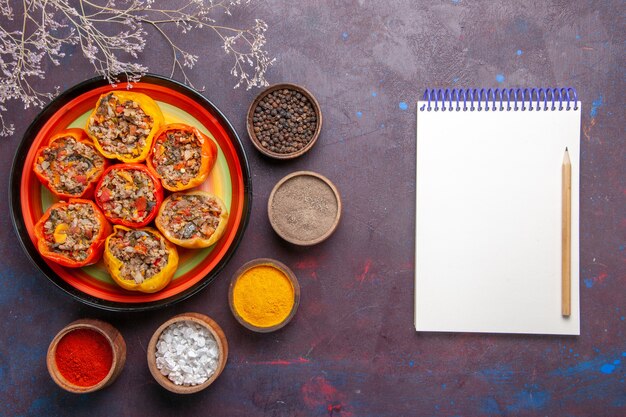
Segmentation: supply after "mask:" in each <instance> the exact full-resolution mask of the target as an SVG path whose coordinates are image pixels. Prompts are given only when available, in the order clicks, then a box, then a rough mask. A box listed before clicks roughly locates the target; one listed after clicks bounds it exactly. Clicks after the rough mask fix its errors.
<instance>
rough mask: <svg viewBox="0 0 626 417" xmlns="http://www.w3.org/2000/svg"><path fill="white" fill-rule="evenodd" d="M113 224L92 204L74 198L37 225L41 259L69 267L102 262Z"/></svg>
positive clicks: (62, 202)
mask: <svg viewBox="0 0 626 417" xmlns="http://www.w3.org/2000/svg"><path fill="white" fill-rule="evenodd" d="M110 233H111V225H109V223H108V222H107V221H106V219H105V217H104V215H103V214H102V212H100V209H98V207H97V206H96V205H95V203H94V202H93V201H90V200H84V199H81V198H71V199H70V200H69V201H68V202H64V201H61V202H58V203H56V204H53V205H52V206H50V208H49V209H48V210H47V211H46V213H45V214H44V215H43V217H42V218H41V219H40V220H39V221H38V222H37V224H35V236H36V237H37V249H38V250H39V253H40V254H41V256H43V257H44V258H46V259H49V260H51V261H53V262H56V263H57V264H59V265H62V266H66V267H68V268H80V267H83V266H86V265H91V264H94V263H96V262H98V261H99V260H100V258H101V257H102V251H103V249H104V242H105V239H106V237H107V236H108V235H109V234H110Z"/></svg>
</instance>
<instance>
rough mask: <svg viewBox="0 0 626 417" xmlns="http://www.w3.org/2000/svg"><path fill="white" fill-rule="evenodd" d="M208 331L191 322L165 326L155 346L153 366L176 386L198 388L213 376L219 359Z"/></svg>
mask: <svg viewBox="0 0 626 417" xmlns="http://www.w3.org/2000/svg"><path fill="white" fill-rule="evenodd" d="M219 355H220V352H219V349H218V346H217V342H216V341H215V339H214V338H213V335H212V334H211V332H209V330H208V329H206V328H205V327H203V326H200V325H199V324H196V323H194V322H192V321H179V322H177V323H173V324H171V325H170V326H168V327H167V328H166V329H165V330H163V333H161V336H159V340H158V341H157V344H156V366H157V368H158V369H159V370H160V371H161V373H162V374H163V375H165V376H167V377H168V378H169V380H170V381H172V382H173V383H174V384H176V385H184V386H190V385H199V384H202V383H203V382H205V381H206V380H207V379H209V378H210V377H211V375H213V374H214V373H215V370H216V369H217V363H218V360H219Z"/></svg>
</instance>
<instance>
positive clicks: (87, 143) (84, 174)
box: [33, 129, 109, 199]
mask: <svg viewBox="0 0 626 417" xmlns="http://www.w3.org/2000/svg"><path fill="white" fill-rule="evenodd" d="M108 165H109V163H108V161H107V160H106V159H105V158H104V157H103V156H102V155H100V153H98V151H97V150H96V148H95V147H94V145H93V143H92V142H91V140H90V139H89V138H88V137H87V134H86V133H85V131H84V130H83V129H67V130H64V131H62V132H60V133H58V134H56V135H54V136H53V137H52V138H50V141H49V142H48V145H46V146H42V147H41V148H40V149H39V150H38V151H37V155H36V156H35V162H33V171H34V172H35V175H36V176H37V178H38V179H39V181H41V183H42V184H43V185H45V186H46V187H47V188H48V189H49V190H50V191H51V192H52V193H53V194H55V195H56V196H58V197H59V198H63V199H67V198H90V197H91V196H93V190H94V188H95V186H96V184H97V182H98V181H99V180H100V178H101V177H102V174H103V172H104V170H105V169H106V168H107V166H108Z"/></svg>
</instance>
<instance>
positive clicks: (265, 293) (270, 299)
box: [233, 265, 294, 327]
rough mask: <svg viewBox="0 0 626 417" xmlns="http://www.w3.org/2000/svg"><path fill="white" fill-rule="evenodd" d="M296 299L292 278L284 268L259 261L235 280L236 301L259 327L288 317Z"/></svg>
mask: <svg viewBox="0 0 626 417" xmlns="http://www.w3.org/2000/svg"><path fill="white" fill-rule="evenodd" d="M293 303H294V290H293V286H292V285H291V281H289V278H287V276H286V275H285V273H284V272H282V271H281V270H280V269H278V268H275V267H273V266H269V265H259V266H255V267H252V268H250V269H248V270H247V271H246V272H244V273H243V274H242V275H241V276H240V277H239V279H238V280H237V281H236V282H235V287H234V288H233V305H234V307H235V310H236V311H237V313H238V314H239V315H240V316H241V317H242V318H243V319H244V320H245V321H247V322H248V323H250V324H252V325H254V326H257V327H271V326H274V325H277V324H279V323H280V322H282V321H283V320H285V319H286V318H287V316H288V315H289V313H290V312H291V309H292V307H293Z"/></svg>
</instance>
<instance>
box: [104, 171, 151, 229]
mask: <svg viewBox="0 0 626 417" xmlns="http://www.w3.org/2000/svg"><path fill="white" fill-rule="evenodd" d="M95 200H96V203H97V204H98V206H100V208H101V209H102V212H103V213H104V216H105V217H106V218H107V219H108V220H109V221H110V222H111V223H114V224H120V225H122V226H127V227H134V228H136V227H143V226H145V225H147V224H148V223H150V222H151V221H152V219H154V217H155V216H156V215H157V212H158V211H159V206H160V205H161V202H162V201H163V187H161V183H160V181H159V180H158V178H156V177H155V176H154V174H152V173H151V172H150V171H149V170H148V168H146V166H145V165H139V164H118V165H113V166H111V167H109V169H107V170H106V171H105V172H104V175H103V176H102V179H101V180H100V182H99V183H98V185H97V186H96V192H95Z"/></svg>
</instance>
